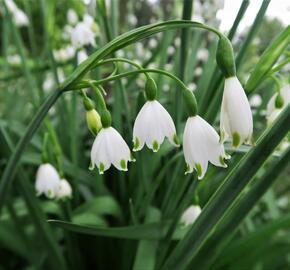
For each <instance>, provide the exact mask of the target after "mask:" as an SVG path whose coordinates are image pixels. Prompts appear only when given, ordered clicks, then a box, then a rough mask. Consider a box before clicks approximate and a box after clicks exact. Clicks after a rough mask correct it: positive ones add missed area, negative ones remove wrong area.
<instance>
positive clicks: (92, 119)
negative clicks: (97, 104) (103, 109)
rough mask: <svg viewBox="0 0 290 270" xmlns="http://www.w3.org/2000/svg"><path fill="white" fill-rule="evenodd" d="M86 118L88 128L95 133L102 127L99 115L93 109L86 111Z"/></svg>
mask: <svg viewBox="0 0 290 270" xmlns="http://www.w3.org/2000/svg"><path fill="white" fill-rule="evenodd" d="M86 119H87V125H88V128H89V130H90V131H91V132H92V133H93V134H94V135H97V134H98V132H99V131H100V129H101V128H102V123H101V117H100V115H99V114H98V112H97V111H96V110H95V109H92V110H90V111H87V114H86Z"/></svg>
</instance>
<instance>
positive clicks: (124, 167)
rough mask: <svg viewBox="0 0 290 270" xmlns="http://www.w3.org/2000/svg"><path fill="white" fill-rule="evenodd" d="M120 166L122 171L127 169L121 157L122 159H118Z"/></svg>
mask: <svg viewBox="0 0 290 270" xmlns="http://www.w3.org/2000/svg"><path fill="white" fill-rule="evenodd" d="M120 166H121V168H122V170H123V171H127V170H128V169H127V162H126V160H125V159H122V160H121V161H120Z"/></svg>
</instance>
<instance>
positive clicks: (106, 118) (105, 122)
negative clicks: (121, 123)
mask: <svg viewBox="0 0 290 270" xmlns="http://www.w3.org/2000/svg"><path fill="white" fill-rule="evenodd" d="M101 122H102V126H103V127H104V128H107V127H110V126H111V123H112V117H111V113H110V112H109V111H108V110H103V111H102V113H101Z"/></svg>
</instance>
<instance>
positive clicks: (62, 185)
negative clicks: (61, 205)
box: [56, 179, 72, 199]
mask: <svg viewBox="0 0 290 270" xmlns="http://www.w3.org/2000/svg"><path fill="white" fill-rule="evenodd" d="M71 197H72V188H71V185H70V183H69V182H68V181H67V180H66V179H61V180H60V181H59V184H58V188H57V190H56V198H57V199H66V198H71Z"/></svg>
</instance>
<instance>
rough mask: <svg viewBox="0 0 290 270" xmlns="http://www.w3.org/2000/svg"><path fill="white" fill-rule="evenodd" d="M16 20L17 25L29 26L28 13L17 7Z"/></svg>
mask: <svg viewBox="0 0 290 270" xmlns="http://www.w3.org/2000/svg"><path fill="white" fill-rule="evenodd" d="M13 19H14V22H15V24H16V25H17V26H20V27H21V26H28V25H29V20H28V17H27V15H26V14H25V13H24V12H23V11H22V10H21V9H17V10H16V11H15V12H14V14H13Z"/></svg>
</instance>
